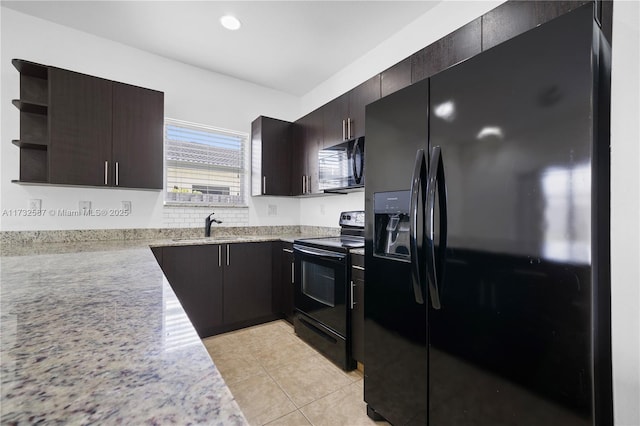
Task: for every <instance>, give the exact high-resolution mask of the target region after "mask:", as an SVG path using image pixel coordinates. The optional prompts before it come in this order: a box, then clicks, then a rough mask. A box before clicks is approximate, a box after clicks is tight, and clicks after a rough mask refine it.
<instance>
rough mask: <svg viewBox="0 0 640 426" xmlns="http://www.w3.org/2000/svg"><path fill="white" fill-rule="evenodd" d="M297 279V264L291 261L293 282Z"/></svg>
mask: <svg viewBox="0 0 640 426" xmlns="http://www.w3.org/2000/svg"><path fill="white" fill-rule="evenodd" d="M295 281H296V265H295V264H294V263H293V262H291V284H293V283H294V282H295Z"/></svg>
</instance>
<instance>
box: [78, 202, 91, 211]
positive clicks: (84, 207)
mask: <svg viewBox="0 0 640 426" xmlns="http://www.w3.org/2000/svg"><path fill="white" fill-rule="evenodd" d="M78 208H79V209H80V210H91V201H80V203H79V205H78Z"/></svg>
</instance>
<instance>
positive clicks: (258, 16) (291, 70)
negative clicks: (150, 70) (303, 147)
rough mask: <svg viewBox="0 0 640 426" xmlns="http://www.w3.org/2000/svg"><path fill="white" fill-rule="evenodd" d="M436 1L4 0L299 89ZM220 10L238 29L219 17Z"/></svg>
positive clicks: (171, 54)
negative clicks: (235, 21) (227, 27)
mask: <svg viewBox="0 0 640 426" xmlns="http://www.w3.org/2000/svg"><path fill="white" fill-rule="evenodd" d="M437 3H438V2H437V1H433V0H431V1H415V0H414V1H55V0H54V1H26V0H23V1H2V5H3V6H6V7H8V8H11V9H14V10H17V11H20V12H23V13H26V14H29V15H33V16H36V17H39V18H42V19H46V20H49V21H53V22H56V23H59V24H62V25H66V26H68V27H72V28H75V29H78V30H81V31H85V32H87V33H91V34H95V35H98V36H100V37H104V38H107V39H110V40H114V41H117V42H120V43H123V44H127V45H129V46H133V47H136V48H139V49H142V50H145V51H148V52H152V53H155V54H158V55H161V56H164V57H166V58H170V59H174V60H176V61H179V62H183V63H186V64H190V65H194V66H197V67H200V68H204V69H207V70H210V71H214V72H217V73H221V74H226V75H229V76H233V77H236V78H240V79H242V80H246V81H250V82H253V83H256V84H259V85H262V86H266V87H271V88H273V89H277V90H281V91H284V92H288V93H291V94H294V95H298V96H299V95H303V94H305V93H307V92H309V91H310V90H311V89H313V88H314V87H316V86H317V85H318V84H320V83H322V82H323V81H325V80H326V79H328V78H329V77H331V76H332V75H333V74H335V73H336V72H338V71H339V70H341V69H342V68H344V67H345V66H347V65H348V64H349V63H351V62H353V61H354V60H355V59H356V58H358V57H360V56H362V55H363V54H365V53H366V52H368V51H370V50H371V49H373V48H374V47H375V46H377V45H378V44H379V43H381V42H382V41H384V40H385V39H386V38H388V37H389V36H391V35H392V34H394V33H396V32H397V31H399V30H400V29H402V28H403V27H404V26H406V25H407V24H408V23H410V22H411V21H413V20H414V19H416V18H418V17H419V16H420V15H422V14H424V13H425V12H426V11H427V10H428V9H430V8H432V7H433V6H435V5H436V4H437ZM224 14H233V15H234V16H236V17H237V18H238V19H240V21H241V22H242V28H241V29H240V30H238V31H228V30H225V29H224V28H222V27H221V26H220V24H219V18H220V17H221V16H222V15H224Z"/></svg>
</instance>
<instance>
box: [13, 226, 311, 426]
mask: <svg viewBox="0 0 640 426" xmlns="http://www.w3.org/2000/svg"><path fill="white" fill-rule="evenodd" d="M314 236H315V237H317V236H318V234H317V233H312V234H306V233H303V234H287V235H257V236H252V235H241V236H239V235H236V236H214V237H213V238H208V239H204V238H176V239H155V240H115V241H84V242H82V241H76V242H54V243H38V244H3V247H2V253H1V256H0V314H1V315H0V326H1V330H0V331H1V335H0V336H1V339H0V356H1V358H0V359H1V361H2V362H1V368H2V371H1V372H2V376H1V382H2V386H1V389H0V393H1V397H2V404H1V407H0V414H1V418H0V423H2V424H34V423H38V422H43V423H45V424H49V423H51V424H54V423H55V424H57V423H64V424H89V423H96V424H206V425H212V424H213V425H216V424H220V425H244V424H246V423H247V422H246V419H245V418H244V415H243V414H242V412H241V411H240V409H239V408H238V405H237V404H236V402H235V400H234V399H233V396H232V395H231V393H230V391H229V389H228V388H227V386H226V384H225V382H224V380H223V379H222V377H221V376H220V373H219V372H218V370H217V369H216V367H215V365H214V364H213V362H212V360H211V358H210V357H209V355H208V353H207V351H206V349H205V347H204V346H203V344H202V342H201V340H200V339H199V337H198V335H197V333H196V332H195V329H194V328H193V326H192V325H191V323H190V321H189V319H188V317H187V316H186V314H185V312H184V310H183V309H182V306H181V305H180V302H179V301H178V299H177V298H176V296H175V294H174V292H173V290H172V289H171V286H170V285H169V284H168V282H167V280H166V279H165V278H164V275H163V273H162V270H161V269H160V266H159V265H158V264H157V262H156V260H155V257H154V256H153V254H152V252H151V250H150V247H160V246H171V245H193V244H226V243H241V242H258V241H279V240H281V241H288V242H293V240H294V239H297V238H304V237H314Z"/></svg>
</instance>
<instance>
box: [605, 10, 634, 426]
mask: <svg viewBox="0 0 640 426" xmlns="http://www.w3.org/2000/svg"><path fill="white" fill-rule="evenodd" d="M612 45H613V48H612V82H611V97H612V100H611V269H612V271H611V281H612V282H611V293H612V294H611V299H612V300H611V312H612V315H611V317H612V318H611V320H612V340H613V342H612V350H613V377H614V380H613V384H614V389H613V391H614V398H613V400H614V414H615V424H616V425H624V426H637V425H640V262H639V260H640V172H639V168H638V164H640V148H639V142H638V141H640V121H639V120H638V117H640V83H639V81H638V76H640V3H639V2H637V1H614V4H613V41H612Z"/></svg>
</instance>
